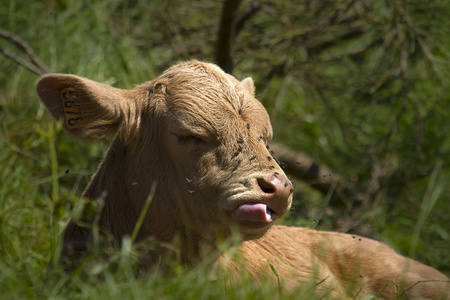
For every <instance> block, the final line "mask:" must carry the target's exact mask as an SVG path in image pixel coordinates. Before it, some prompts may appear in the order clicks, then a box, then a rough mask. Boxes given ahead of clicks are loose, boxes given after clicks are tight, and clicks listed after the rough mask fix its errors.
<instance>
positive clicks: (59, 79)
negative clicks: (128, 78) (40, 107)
mask: <svg viewBox="0 0 450 300" xmlns="http://www.w3.org/2000/svg"><path fill="white" fill-rule="evenodd" d="M37 92H38V94H39V97H40V98H41V100H42V102H43V103H44V104H45V106H46V107H47V109H48V110H49V111H50V112H51V114H52V115H53V117H55V118H56V119H58V120H60V119H61V120H63V124H64V127H65V128H66V129H67V130H68V131H69V132H70V133H72V134H74V135H75V136H78V137H82V138H83V137H84V138H101V137H103V136H105V135H110V134H116V133H118V132H119V131H120V130H121V129H122V127H125V125H126V124H125V123H129V121H130V119H132V118H133V117H135V118H136V117H137V116H135V113H134V114H133V113H131V112H132V111H136V109H132V103H131V101H130V100H129V91H127V90H120V89H117V88H113V87H111V86H108V85H105V84H102V83H99V82H95V81H92V80H89V79H86V78H82V77H78V76H74V75H65V74H48V75H44V76H42V77H41V78H40V79H39V81H38V83H37Z"/></svg>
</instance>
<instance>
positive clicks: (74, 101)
mask: <svg viewBox="0 0 450 300" xmlns="http://www.w3.org/2000/svg"><path fill="white" fill-rule="evenodd" d="M78 98H79V95H78V92H77V91H76V90H74V89H72V88H67V89H63V90H62V91H61V100H62V103H63V108H64V116H65V119H66V126H67V128H69V129H76V128H79V127H82V126H83V121H84V120H83V113H82V112H81V105H80V100H79V99H78Z"/></svg>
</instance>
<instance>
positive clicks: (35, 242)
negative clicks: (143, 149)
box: [0, 0, 450, 299]
mask: <svg viewBox="0 0 450 300" xmlns="http://www.w3.org/2000/svg"><path fill="white" fill-rule="evenodd" d="M23 2H26V5H23V4H24V3H23ZM183 3H185V2H184V1H175V2H171V4H167V3H164V4H160V3H159V2H155V1H144V0H137V1H128V2H127V1H116V0H109V1H78V0H66V1H53V2H52V1H32V0H29V1H17V0H10V1H2V2H1V3H0V28H5V29H7V30H9V31H10V32H13V33H15V34H18V35H20V36H21V37H22V38H24V39H25V40H27V41H28V42H29V44H30V45H31V46H32V47H33V49H34V50H35V51H36V53H37V54H38V55H39V57H40V58H41V60H42V61H44V62H46V63H47V64H48V66H49V67H50V68H51V69H52V70H53V71H55V72H61V73H63V72H64V73H72V74H77V75H80V76H85V77H88V78H91V79H93V80H97V81H100V82H105V83H108V84H111V85H114V86H116V87H119V88H130V87H132V86H133V85H135V84H139V83H142V82H144V81H147V80H150V79H152V78H154V77H155V76H157V75H158V74H159V73H160V72H161V71H163V70H164V69H165V68H166V67H167V66H168V65H170V64H172V63H175V62H176V61H178V60H180V59H186V58H198V59H205V58H211V53H212V51H213V48H214V47H213V44H212V43H211V42H212V41H214V38H215V31H214V30H215V29H216V28H215V27H214V26H216V24H217V22H216V20H215V18H217V14H218V13H219V11H220V6H218V5H217V4H215V3H214V2H211V3H206V4H205V3H204V2H195V3H194V4H193V5H192V7H191V6H189V7H186V6H183V5H182V4H183ZM166 13H167V14H169V15H168V16H166V15H164V14H166ZM170 14H172V15H170ZM177 14H178V16H181V17H179V18H183V19H184V20H186V22H188V20H195V22H194V21H192V24H191V23H189V22H188V24H186V26H185V28H180V27H179V26H178V25H179V23H177ZM262 16H264V15H262ZM171 18H172V19H171ZM170 20H172V21H170ZM171 22H172V23H171ZM202 22H206V24H203V23H202ZM202 26H203V27H204V28H205V29H204V31H202ZM0 47H4V48H7V49H10V50H11V51H14V48H13V47H11V45H10V44H8V43H7V42H5V41H3V40H0ZM239 55H241V56H240V61H239V62H240V63H241V66H243V68H242V69H239V67H237V69H236V73H237V74H246V75H250V76H251V75H253V76H254V77H255V78H260V77H262V76H261V75H260V74H258V73H252V67H253V66H256V65H258V64H257V63H256V62H255V61H252V60H250V59H247V60H246V59H243V58H242V55H243V54H242V53H240V54H239ZM346 63H349V62H346ZM352 67H353V68H355V67H354V66H352ZM337 70H339V69H337ZM254 72H256V71H254ZM36 80H37V76H36V75H34V74H31V73H30V72H29V71H27V70H25V69H23V68H22V67H20V66H17V65H16V64H15V63H13V62H12V61H11V60H8V59H6V58H4V57H0V149H1V151H0V178H1V181H0V298H1V299H42V298H48V299H72V298H73V299H111V298H113V299H116V298H117V299H121V298H125V299H141V298H142V299H144V298H145V299H148V298H158V299H159V298H162V299H211V298H220V299H255V298H257V299H273V298H277V297H278V295H281V297H280V298H283V299H289V298H292V299H299V297H300V298H302V296H303V298H305V299H311V298H312V297H314V296H312V294H313V291H314V289H313V288H311V289H308V288H305V289H304V290H303V293H305V294H302V293H293V294H289V293H287V292H286V291H283V290H281V291H280V290H279V288H278V286H277V285H273V286H270V285H268V284H265V283H264V282H263V283H261V284H255V283H254V282H253V281H252V280H251V279H250V278H245V277H244V278H242V282H241V283H240V284H226V283H224V280H223V278H222V276H221V273H220V272H219V271H218V270H214V269H213V268H210V267H208V265H200V266H198V267H197V268H194V269H191V270H187V269H186V268H185V267H183V266H179V265H178V266H177V265H175V266H173V268H172V273H171V274H170V275H167V274H164V273H162V272H161V271H152V272H150V273H149V274H147V275H146V276H137V275H136V272H135V267H136V254H135V253H134V252H133V249H132V247H131V246H130V243H124V247H123V248H122V249H118V250H117V251H115V252H114V253H113V255H112V259H111V261H109V262H105V261H99V262H97V263H95V264H94V265H93V266H89V267H86V268H85V270H84V272H81V271H80V272H75V273H73V274H68V275H65V274H63V273H62V272H61V270H60V269H58V268H56V269H55V270H53V271H52V272H50V273H47V271H46V268H47V265H48V263H49V262H50V260H51V256H52V255H53V253H55V251H56V252H57V249H58V248H59V246H60V232H61V231H62V229H63V228H64V225H65V223H66V222H67V220H68V219H69V217H70V215H71V213H72V211H73V210H74V208H75V207H76V206H77V205H80V203H81V202H82V201H81V200H80V198H79V197H80V195H81V193H82V191H83V189H84V188H85V186H86V184H87V183H88V182H89V180H90V176H91V175H92V174H93V173H94V171H95V169H96V167H97V165H98V163H99V162H100V161H101V159H102V155H103V152H104V149H105V143H104V142H102V141H79V140H77V139H75V138H73V137H70V136H68V135H67V134H66V133H64V132H63V131H62V128H61V124H59V123H56V122H54V121H53V120H52V119H51V117H50V115H49V113H47V112H46V111H45V109H44V107H43V105H42V104H41V103H40V101H39V99H38V97H37V94H36V92H35V82H36ZM281 81H282V80H280V82H277V81H274V82H273V85H271V86H270V87H271V90H270V91H269V92H267V93H265V96H264V97H263V99H261V100H262V101H263V102H264V103H265V104H266V106H267V108H268V110H269V112H270V111H271V110H272V107H273V105H274V104H273V103H272V102H273V99H276V96H277V93H278V90H279V88H280V86H281V85H282V82H281ZM257 84H258V82H257ZM291 85H292V86H291V87H290V89H289V90H288V92H287V95H288V96H289V97H290V99H295V101H291V102H289V101H285V102H283V103H282V105H281V107H279V110H278V117H277V119H276V120H275V123H274V127H275V132H276V136H275V138H276V139H277V138H278V141H282V142H284V143H285V144H288V145H289V146H291V147H295V148H297V147H298V149H302V150H303V151H305V152H307V153H309V154H310V155H311V156H313V157H315V158H316V159H318V160H319V161H324V162H326V163H328V164H329V165H331V166H332V167H334V169H336V170H338V171H339V173H341V174H342V175H345V178H347V179H349V180H352V178H354V177H355V176H358V175H359V174H363V175H361V176H368V175H367V174H368V172H370V170H369V171H368V170H366V169H368V168H369V167H368V166H369V164H368V160H367V157H366V156H363V155H361V153H360V152H358V151H365V150H367V152H370V151H372V152H373V151H375V150H376V149H375V150H374V149H372V148H370V147H367V149H363V148H364V147H366V145H367V141H370V140H375V143H376V142H377V139H379V140H380V141H381V142H380V143H379V145H380V148H381V147H384V144H385V143H387V144H389V141H386V140H383V139H382V138H383V134H385V130H386V129H385V128H384V127H383V126H381V125H383V124H384V123H385V122H387V121H386V120H391V118H392V117H391V115H390V111H391V110H390V107H380V106H379V105H378V106H377V105H374V106H370V105H368V106H367V107H363V108H361V107H362V106H347V105H343V106H342V109H341V107H339V105H337V104H336V103H338V101H337V100H336V99H335V101H334V102H330V103H332V104H333V105H336V110H339V111H340V112H341V113H343V114H346V118H344V120H345V122H344V123H343V124H337V123H336V122H335V121H333V119H332V116H330V115H331V114H332V113H330V112H329V111H325V110H324V107H326V105H324V103H317V102H314V101H308V99H307V95H306V92H305V88H302V87H300V82H297V81H295V80H293V81H292V84H291ZM418 87H420V90H419V92H421V93H423V95H424V96H423V97H424V98H426V99H444V98H445V97H446V96H445V95H446V94H445V93H444V92H442V90H440V91H438V92H436V94H433V93H434V92H435V90H437V89H435V88H434V86H433V85H432V84H430V83H429V82H427V81H425V80H424V81H423V82H422V81H421V82H420V84H418ZM444 88H445V85H444ZM444 91H445V90H444ZM261 92H262V91H260V93H261ZM344 96H345V97H346V96H347V95H344ZM419 96H420V95H419ZM447 98H448V94H447ZM447 100H448V99H447ZM354 101H355V103H356V100H354ZM436 101H437V100H436ZM439 105H445V103H444V104H443V103H437V102H436V103H435V102H433V100H428V102H426V103H425V107H421V108H420V109H421V110H422V111H421V112H420V113H421V115H422V116H423V120H424V131H426V132H428V133H430V132H432V133H433V135H430V136H428V135H425V136H424V137H423V138H424V144H425V145H426V146H424V148H423V151H422V152H420V153H418V154H417V156H418V158H417V161H426V160H427V159H429V160H430V161H432V159H434V158H436V157H437V156H439V155H442V159H443V162H442V164H441V165H440V166H439V168H436V169H435V171H434V172H433V173H432V174H431V176H428V177H424V178H423V179H421V180H417V181H415V182H413V183H412V184H411V183H409V185H407V188H406V191H405V190H402V189H401V188H400V187H398V186H389V185H387V187H386V188H385V189H384V190H383V191H382V192H381V193H380V196H379V198H378V200H377V202H375V203H374V205H373V206H372V207H370V211H367V212H364V213H365V214H363V215H362V216H358V217H361V219H363V224H365V225H366V226H371V228H372V229H371V230H372V232H374V233H375V234H376V237H377V238H379V239H381V240H383V241H386V242H388V243H389V244H390V245H392V246H393V247H395V248H396V249H398V250H399V251H400V252H402V253H403V254H405V255H411V256H413V257H415V258H417V259H419V260H421V261H423V262H425V263H427V264H430V265H432V266H434V267H437V268H439V269H440V270H442V271H444V272H446V273H447V274H450V256H449V255H448V254H449V252H450V234H449V232H448V224H449V218H448V212H449V211H450V201H449V196H448V195H450V187H449V185H448V182H449V180H450V171H449V167H448V158H446V156H445V154H446V153H447V152H446V151H448V149H449V146H450V143H449V139H448V137H446V136H447V135H448V130H446V128H445V127H443V126H444V125H445V123H444V122H442V118H441V119H439V116H436V115H435V113H436V111H437V109H436V107H438V108H439V111H442V107H441V106H439ZM355 107H356V108H361V110H357V111H355V110H356V109H355ZM394 108H395V107H394ZM377 111H379V112H380V114H375V113H373V112H377ZM443 111H444V112H445V109H444V110H443ZM371 113H373V114H371ZM367 116H369V117H367ZM440 116H441V117H442V114H440ZM378 118H380V120H379V119H378ZM444 121H445V120H444ZM446 121H447V122H448V119H447V120H446ZM377 122H378V123H377ZM380 124H381V125H380ZM443 124H444V125H443ZM346 126H347V127H346ZM410 127H412V125H411V121H410V120H409V119H408V118H406V117H405V119H402V120H401V122H400V123H399V125H398V130H399V134H398V135H397V136H396V137H397V138H399V137H400V138H401V137H402V136H403V135H405V136H407V133H408V130H410ZM447 129H448V127H447ZM293 137H294V138H293ZM354 140H356V142H353V141H354ZM401 142H403V140H401V141H399V140H396V139H393V140H392V143H393V146H391V148H389V149H388V150H389V151H385V149H384V148H383V149H381V150H379V151H380V152H383V151H384V152H383V155H382V157H384V156H388V154H391V153H394V154H395V155H397V156H398V157H400V158H401V157H402V155H403V156H408V155H412V154H411V152H407V150H404V151H405V152H401V151H403V149H406V148H404V146H405V145H408V144H407V143H401ZM433 143H434V144H433ZM376 146H378V144H376ZM402 147H403V148H402ZM374 148H376V147H374ZM410 148H412V147H410ZM360 149H362V150H360ZM408 149H409V148H408ZM435 149H438V150H439V151H438V150H436V151H435V152H433V151H434V150H435ZM391 150H392V152H390V151H391ZM376 151H378V150H376ZM372 152H371V153H372ZM412 152H414V150H412ZM384 153H387V154H384ZM439 153H443V154H439ZM395 155H392V157H394V156H395ZM400 158H399V159H398V160H400ZM350 159H351V160H350ZM355 159H356V161H357V162H358V163H355ZM393 163H394V164H395V159H393ZM430 164H431V163H430ZM422 166H426V164H424V165H422ZM434 166H435V164H434V161H433V163H432V164H431V165H430V166H429V167H430V168H431V167H434ZM400 167H401V168H404V169H406V170H407V167H408V166H405V165H401V166H400ZM424 170H425V171H426V170H427V169H426V168H424ZM364 172H366V173H364ZM364 174H365V175H364ZM352 176H353V177H352ZM296 193H297V194H296V196H295V205H294V210H293V212H292V214H291V215H290V216H289V217H288V218H287V219H286V220H285V222H286V223H289V224H297V225H303V226H309V227H316V226H317V224H316V223H315V222H314V221H312V219H313V218H314V217H317V216H319V217H321V216H325V211H326V210H327V209H328V206H327V201H328V199H327V198H326V197H323V196H322V195H318V194H317V193H316V192H314V191H312V190H310V189H308V186H307V185H304V184H301V185H300V184H297V191H296ZM396 196H397V198H396ZM385 199H389V201H385ZM338 213H339V212H336V214H338ZM324 221H325V225H324V226H323V227H320V228H323V229H327V228H329V226H328V223H327V220H326V218H325V217H324ZM113 265H114V266H115V268H113V269H114V270H112V268H111V266H113ZM267 268H271V270H273V274H274V279H275V282H276V281H277V280H280V281H281V282H282V281H283V278H278V274H277V272H276V266H273V265H271V263H270V262H268V264H267ZM299 295H300V296H299Z"/></svg>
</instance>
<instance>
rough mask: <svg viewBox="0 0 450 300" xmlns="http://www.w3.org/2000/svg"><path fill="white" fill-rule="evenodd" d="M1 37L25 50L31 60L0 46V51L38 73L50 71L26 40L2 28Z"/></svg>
mask: <svg viewBox="0 0 450 300" xmlns="http://www.w3.org/2000/svg"><path fill="white" fill-rule="evenodd" d="M0 37H1V38H3V39H5V40H7V41H9V42H10V43H12V44H13V45H14V46H16V47H17V48H19V50H21V51H22V52H24V53H25V55H26V56H27V58H28V59H29V60H30V62H28V61H26V60H24V59H22V58H20V57H18V56H17V55H15V54H13V53H11V52H10V51H8V50H6V49H3V48H0V52H1V53H2V54H3V55H4V56H6V57H7V58H9V59H11V60H13V61H14V62H16V63H17V64H19V65H21V66H23V67H24V68H26V69H28V70H29V71H31V72H33V73H36V74H38V75H44V74H46V73H50V69H49V68H48V67H47V66H46V65H45V64H44V63H43V62H42V61H41V60H40V59H39V58H38V56H37V55H36V54H35V53H34V51H33V49H31V47H30V46H29V45H28V43H27V42H26V41H25V40H23V39H22V38H20V37H18V36H16V35H14V34H12V33H10V32H8V31H6V30H4V29H1V28H0Z"/></svg>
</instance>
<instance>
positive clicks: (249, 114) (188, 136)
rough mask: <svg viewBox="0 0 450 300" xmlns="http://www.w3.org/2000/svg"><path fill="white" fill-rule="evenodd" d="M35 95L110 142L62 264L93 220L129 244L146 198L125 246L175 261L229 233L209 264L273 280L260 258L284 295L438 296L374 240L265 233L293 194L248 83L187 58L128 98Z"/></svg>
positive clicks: (56, 88)
mask: <svg viewBox="0 0 450 300" xmlns="http://www.w3.org/2000/svg"><path fill="white" fill-rule="evenodd" d="M37 90H38V93H39V96H40V98H41V99H42V101H43V102H44V104H45V105H46V107H47V108H48V110H49V111H50V112H51V113H52V115H53V116H54V117H55V118H57V119H62V120H63V124H64V127H65V128H66V129H67V130H68V131H69V132H71V133H72V134H74V135H75V136H78V137H82V138H96V139H98V138H102V137H105V136H108V135H109V136H111V135H112V136H116V138H115V139H114V141H113V143H112V145H111V147H110V149H109V151H108V152H107V154H106V157H105V159H104V160H103V162H102V163H101V165H100V167H99V168H98V171H97V172H96V173H95V175H94V176H93V178H92V180H91V182H90V184H89V186H88V187H87V189H86V191H85V192H84V195H83V197H85V198H89V199H99V200H101V203H103V205H102V209H101V211H100V212H99V214H98V215H96V216H89V214H88V213H85V214H84V215H83V216H82V217H80V218H77V219H76V218H73V219H72V220H71V221H70V222H69V224H68V225H67V227H66V229H65V231H64V237H63V239H64V240H63V249H62V260H63V262H65V263H66V264H69V265H70V264H71V265H72V266H73V265H76V264H77V261H78V259H79V258H80V257H82V256H83V254H85V253H86V252H87V251H88V249H87V248H88V247H87V246H88V245H89V241H90V239H91V238H92V235H93V230H92V225H94V223H96V222H98V223H96V225H99V227H100V228H101V231H103V232H106V234H105V236H108V235H109V236H112V237H113V240H114V241H116V242H117V243H118V244H120V243H121V241H122V238H123V237H125V236H131V235H133V231H134V229H135V227H136V223H137V220H138V219H139V216H140V215H141V213H142V211H143V209H144V207H145V205H146V201H147V200H148V199H150V200H151V203H150V207H149V209H148V210H147V211H144V213H145V215H144V219H143V222H142V224H141V225H140V228H139V231H138V232H137V234H135V238H136V241H144V240H148V239H154V240H157V241H159V242H161V243H173V244H176V246H177V247H178V248H179V251H180V253H181V259H182V260H183V261H184V262H186V263H189V262H194V261H195V260H196V259H198V258H199V257H200V253H201V252H202V249H215V245H217V243H218V242H220V241H222V240H224V239H227V238H229V237H230V236H232V234H234V233H236V234H240V236H241V238H242V240H243V242H242V244H241V245H240V248H239V251H237V252H236V253H235V254H234V255H231V254H228V253H224V254H222V255H221V256H220V257H219V258H218V259H217V262H218V263H222V264H224V265H225V267H226V269H227V270H229V271H230V272H231V273H234V274H240V273H241V272H248V273H249V274H250V276H253V277H255V278H268V277H269V278H270V277H272V278H273V277H274V274H273V273H272V271H271V269H270V268H269V267H268V264H267V262H265V261H264V259H265V260H267V261H268V262H269V263H270V264H272V265H273V266H274V267H275V269H276V270H277V273H278V275H279V276H280V278H281V282H282V284H283V286H284V287H285V288H286V289H293V288H297V287H299V286H302V285H305V284H314V283H319V282H320V284H318V287H317V289H318V291H321V292H323V293H330V294H331V295H332V296H334V297H342V296H351V297H353V296H356V295H357V296H358V297H364V296H367V295H369V294H378V293H379V296H380V297H383V298H396V297H398V295H399V294H402V293H404V294H406V295H407V296H408V298H437V297H442V298H446V297H447V291H448V288H449V284H448V282H445V281H447V277H446V276H444V275H443V274H441V273H440V272H438V271H436V270H434V269H432V268H430V267H427V266H425V265H422V264H420V263H418V262H416V261H414V260H411V259H408V258H405V257H403V256H400V255H398V254H397V253H395V252H394V251H393V250H391V249H390V248H389V247H387V246H386V245H384V244H382V243H379V242H376V241H373V240H369V239H365V238H361V237H356V236H352V235H347V234H341V233H332V232H319V231H314V230H308V229H303V228H294V227H286V226H275V225H273V224H274V221H275V220H276V219H278V218H280V217H282V216H283V215H285V214H286V213H287V212H288V210H289V208H290V206H291V203H292V192H293V190H294V187H293V185H292V183H291V182H290V181H289V180H288V178H287V177H286V175H285V174H284V172H283V170H282V169H281V168H280V166H279V165H278V164H277V163H276V161H275V160H274V159H273V157H272V156H271V154H270V152H269V150H268V147H267V142H268V141H270V140H271V138H272V128H271V124H270V121H269V116H268V114H267V112H266V110H265V109H264V107H263V106H262V105H261V103H260V102H258V101H257V100H256V99H255V97H254V85H253V81H252V79H251V78H247V79H244V80H243V81H238V80H236V79H235V78H234V77H232V76H230V75H228V74H226V73H224V72H223V71H222V70H221V69H220V68H218V67H217V66H215V65H213V64H208V63H203V62H198V61H190V62H185V63H181V64H178V65H175V66H173V67H172V68H170V69H169V70H167V71H166V72H165V73H164V74H162V75H161V76H160V77H158V78H157V79H154V80H152V81H150V82H147V83H144V84H142V85H139V86H136V87H135V88H133V89H130V90H121V89H117V88H113V87H110V86H107V85H104V84H101V83H98V82H95V81H91V80H88V79H85V78H81V77H77V76H73V75H62V74H49V75H45V76H43V77H42V78H41V79H40V80H39V82H38V84H37ZM149 197H150V198H149ZM86 224H88V226H86ZM175 241H177V242H175ZM159 254H161V253H158V251H157V253H153V254H149V259H148V260H147V261H150V264H151V262H152V260H154V259H157V256H158V255H159ZM155 256H156V258H155Z"/></svg>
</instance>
